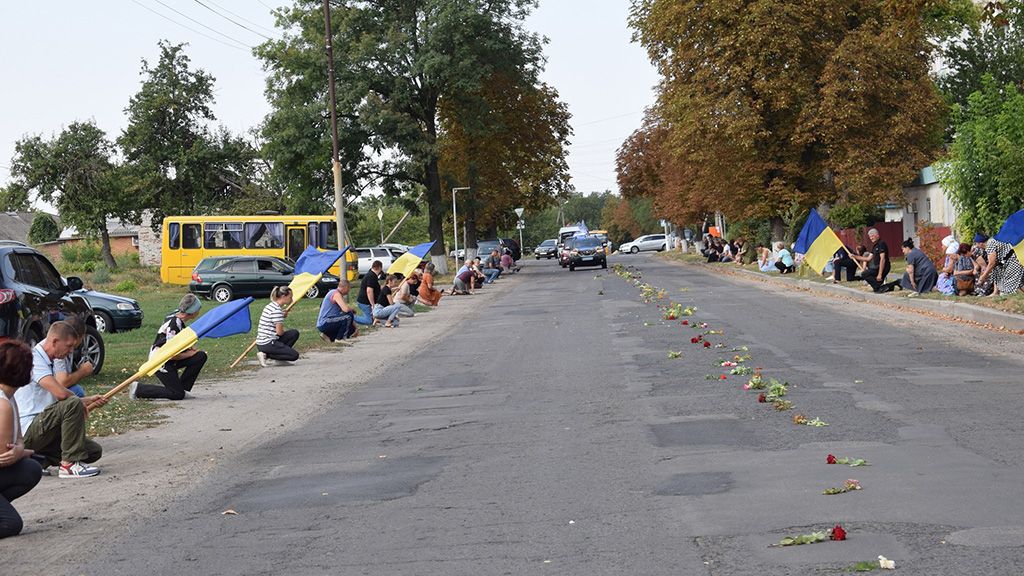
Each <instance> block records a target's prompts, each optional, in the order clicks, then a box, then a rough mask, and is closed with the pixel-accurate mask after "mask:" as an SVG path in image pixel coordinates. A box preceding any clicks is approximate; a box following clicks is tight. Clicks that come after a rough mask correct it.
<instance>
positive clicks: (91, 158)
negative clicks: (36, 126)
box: [11, 122, 139, 269]
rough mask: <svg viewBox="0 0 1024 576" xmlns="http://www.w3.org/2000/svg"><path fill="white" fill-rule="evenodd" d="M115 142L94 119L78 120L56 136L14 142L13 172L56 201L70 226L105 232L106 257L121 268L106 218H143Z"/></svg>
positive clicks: (43, 197)
mask: <svg viewBox="0 0 1024 576" xmlns="http://www.w3.org/2000/svg"><path fill="white" fill-rule="evenodd" d="M115 151H116V149H115V147H114V143H113V142H111V141H110V140H109V139H108V138H107V135H106V134H105V133H104V132H103V131H102V130H100V129H99V128H97V127H96V125H95V124H92V123H91V122H75V123H72V124H71V125H69V126H68V127H67V128H65V129H64V130H63V131H62V132H61V133H60V134H59V135H58V136H56V137H55V138H53V139H52V140H43V139H42V138H41V137H40V136H29V137H26V138H23V139H22V140H19V141H18V142H17V143H16V144H15V156H14V160H13V162H12V165H11V175H12V176H13V177H14V178H15V179H16V181H17V182H18V185H19V186H23V187H24V188H25V189H26V190H30V191H32V192H33V193H34V194H35V196H36V199H38V200H43V201H45V202H48V203H50V204H52V205H53V206H55V207H56V208H57V211H58V212H59V213H60V217H61V220H62V221H63V223H64V224H65V225H68V226H74V227H75V228H77V229H78V230H79V232H81V233H83V234H86V235H90V234H98V235H99V236H100V241H101V247H102V254H103V260H104V262H106V264H107V266H108V267H110V268H111V269H114V268H117V263H116V262H115V261H114V256H113V254H111V251H110V235H109V234H108V231H107V220H108V219H110V218H118V219H121V220H122V221H126V222H136V223H137V222H138V220H139V213H138V210H137V208H135V207H136V206H137V204H136V202H135V199H134V197H133V196H134V195H133V193H132V192H131V191H130V190H129V189H128V188H127V187H126V186H125V177H124V172H123V170H122V167H121V166H118V165H117V164H116V163H115V161H114V154H115Z"/></svg>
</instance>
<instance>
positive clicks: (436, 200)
mask: <svg viewBox="0 0 1024 576" xmlns="http://www.w3.org/2000/svg"><path fill="white" fill-rule="evenodd" d="M426 172H427V216H428V220H429V224H428V232H430V239H431V240H435V242H434V245H433V246H432V247H431V248H430V256H431V258H430V261H431V262H433V263H434V266H435V267H436V268H437V271H438V272H439V273H441V274H447V273H448V255H447V253H446V252H445V249H444V243H445V237H444V227H443V225H442V222H443V221H444V217H445V214H446V209H445V206H444V203H443V202H442V201H441V176H440V174H439V173H438V169H437V158H436V157H432V158H431V159H430V160H428V161H427V165H426ZM456 233H458V232H457V231H456Z"/></svg>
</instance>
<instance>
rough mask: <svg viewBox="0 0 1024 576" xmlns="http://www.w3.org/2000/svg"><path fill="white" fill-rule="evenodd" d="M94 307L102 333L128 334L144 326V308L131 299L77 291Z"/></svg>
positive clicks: (97, 324)
mask: <svg viewBox="0 0 1024 576" xmlns="http://www.w3.org/2000/svg"><path fill="white" fill-rule="evenodd" d="M74 293H75V294H77V295H80V296H82V297H83V298H85V300H86V302H88V303H89V306H90V307H92V314H93V318H94V319H95V320H96V330H98V331H99V332H100V333H106V332H127V331H128V330H134V329H136V328H139V327H140V326H142V317H143V315H142V308H141V307H139V303H138V301H136V300H133V299H131V298H126V297H124V296H118V295H117V294H107V293H106V292H97V291H95V290H76V291H75V292H74Z"/></svg>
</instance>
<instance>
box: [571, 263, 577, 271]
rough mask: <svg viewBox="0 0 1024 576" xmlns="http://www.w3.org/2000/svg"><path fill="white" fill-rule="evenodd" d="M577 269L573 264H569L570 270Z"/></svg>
mask: <svg viewBox="0 0 1024 576" xmlns="http://www.w3.org/2000/svg"><path fill="white" fill-rule="evenodd" d="M575 271H576V267H575V266H573V265H572V264H569V272H575Z"/></svg>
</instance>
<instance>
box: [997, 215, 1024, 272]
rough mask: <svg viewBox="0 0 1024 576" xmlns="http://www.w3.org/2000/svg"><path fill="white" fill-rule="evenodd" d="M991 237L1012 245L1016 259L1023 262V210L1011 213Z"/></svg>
mask: <svg viewBox="0 0 1024 576" xmlns="http://www.w3.org/2000/svg"><path fill="white" fill-rule="evenodd" d="M993 238H995V239H996V240H999V241H1000V242H1006V243H1007V244H1009V245H1010V246H1013V252H1014V254H1016V255H1017V260H1019V261H1020V262H1021V263H1024V210H1019V211H1017V212H1014V213H1013V214H1011V215H1010V217H1009V218H1007V219H1006V222H1003V225H1002V226H1001V227H1000V228H999V232H998V233H996V235H995V236H993Z"/></svg>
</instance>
